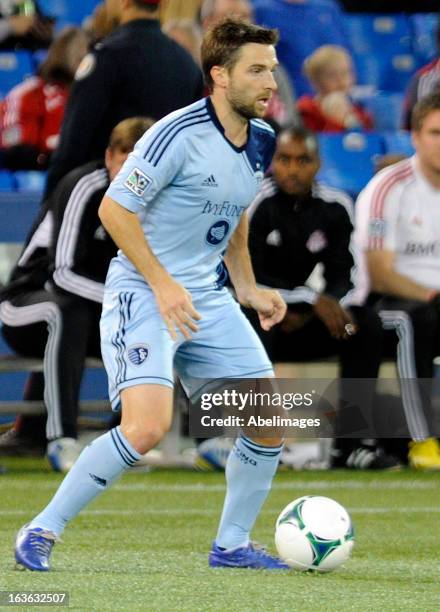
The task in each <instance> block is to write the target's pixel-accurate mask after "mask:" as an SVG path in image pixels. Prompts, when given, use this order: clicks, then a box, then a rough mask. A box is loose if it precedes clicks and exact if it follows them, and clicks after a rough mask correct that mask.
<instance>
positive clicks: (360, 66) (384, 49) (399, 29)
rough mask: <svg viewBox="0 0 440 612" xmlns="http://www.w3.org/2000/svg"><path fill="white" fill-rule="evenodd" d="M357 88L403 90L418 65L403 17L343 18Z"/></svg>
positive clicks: (410, 33) (407, 23)
mask: <svg viewBox="0 0 440 612" xmlns="http://www.w3.org/2000/svg"><path fill="white" fill-rule="evenodd" d="M344 24H345V27H346V31H347V34H348V37H349V40H350V46H351V48H352V49H353V54H354V62H355V66H356V71H357V75H358V83H359V84H360V85H374V86H375V87H376V88H377V89H382V90H384V91H404V90H405V89H406V86H407V84H408V80H409V78H410V77H411V75H412V74H413V73H414V72H415V70H416V69H417V67H418V65H419V63H418V60H417V59H416V57H415V55H414V53H413V47H412V38H411V36H412V29H411V27H410V22H409V20H408V18H407V17H406V16H405V15H346V17H345V22H344Z"/></svg>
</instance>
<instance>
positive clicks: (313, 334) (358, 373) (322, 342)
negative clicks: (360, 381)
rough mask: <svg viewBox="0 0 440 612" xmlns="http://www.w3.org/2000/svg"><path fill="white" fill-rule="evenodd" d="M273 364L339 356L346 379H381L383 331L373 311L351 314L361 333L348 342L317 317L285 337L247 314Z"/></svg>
mask: <svg viewBox="0 0 440 612" xmlns="http://www.w3.org/2000/svg"><path fill="white" fill-rule="evenodd" d="M245 312H246V315H247V316H248V318H249V320H250V321H251V323H252V324H253V326H254V328H255V330H256V332H257V333H258V335H259V337H260V339H261V341H262V342H263V344H264V347H265V349H266V351H267V353H268V355H269V358H270V359H271V361H274V362H289V361H314V360H317V359H323V358H325V357H331V356H334V355H338V356H339V360H340V368H341V372H340V374H341V377H342V378H377V375H378V372H379V366H380V361H381V357H382V335H383V334H382V327H381V322H380V319H379V317H378V316H377V315H376V314H375V313H374V312H373V310H371V309H369V308H360V307H357V306H356V307H353V308H351V310H350V312H351V314H352V317H353V319H354V321H355V323H356V324H357V326H358V332H357V333H356V334H355V335H353V336H350V337H349V338H347V339H346V340H336V339H335V338H333V337H332V336H331V335H330V333H329V331H328V329H327V327H326V326H325V325H324V323H322V321H321V320H320V319H318V318H317V317H315V316H313V317H312V318H311V319H310V320H309V321H308V322H307V323H306V324H305V325H304V327H302V328H301V329H299V330H297V331H294V332H292V333H285V332H284V331H283V330H282V328H281V327H280V326H279V325H276V326H275V327H273V328H272V329H271V330H270V331H269V332H265V331H263V330H262V329H261V326H260V324H259V322H258V317H257V315H256V313H255V311H251V310H247V311H245Z"/></svg>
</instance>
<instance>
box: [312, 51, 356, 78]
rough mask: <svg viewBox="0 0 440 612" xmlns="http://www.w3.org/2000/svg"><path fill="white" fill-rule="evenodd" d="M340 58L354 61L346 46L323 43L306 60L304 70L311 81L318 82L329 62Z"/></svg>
mask: <svg viewBox="0 0 440 612" xmlns="http://www.w3.org/2000/svg"><path fill="white" fill-rule="evenodd" d="M340 59H347V60H348V61H349V63H350V64H351V63H352V61H351V56H350V54H349V53H348V51H347V50H346V49H344V47H340V46H339V45H322V47H319V48H318V49H316V51H314V52H313V53H312V54H311V55H309V57H307V58H306V59H305V60H304V63H303V72H304V74H305V75H306V77H307V78H308V79H309V80H310V81H312V82H314V83H316V81H318V80H319V77H320V76H321V74H322V72H323V71H324V70H325V69H326V68H327V67H328V66H329V64H331V63H332V62H334V61H335V60H340Z"/></svg>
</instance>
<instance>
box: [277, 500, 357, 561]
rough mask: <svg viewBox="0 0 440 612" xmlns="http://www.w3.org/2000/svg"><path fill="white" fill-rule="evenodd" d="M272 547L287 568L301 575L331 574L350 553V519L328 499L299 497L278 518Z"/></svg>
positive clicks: (340, 507)
mask: <svg viewBox="0 0 440 612" xmlns="http://www.w3.org/2000/svg"><path fill="white" fill-rule="evenodd" d="M275 544H276V547H277V550H278V554H279V556H280V557H281V559H282V560H283V561H284V563H287V565H289V566H290V567H292V568H294V569H296V570H300V571H303V572H304V571H308V570H315V571H317V572H331V571H332V570H334V569H336V568H337V567H338V566H339V565H341V563H344V562H345V561H347V559H348V558H349V556H350V553H351V551H352V548H353V544H354V531H353V525H352V522H351V519H350V515H349V514H348V512H347V511H346V510H345V508H343V507H342V506H341V505H340V504H338V502H335V501H334V500H333V499H330V498H329V497H320V496H318V495H305V496H304V497H299V498H298V499H295V500H294V501H293V502H291V503H290V504H288V505H287V506H286V507H285V508H284V510H283V511H282V512H281V514H280V516H279V517H278V520H277V523H276V528H275Z"/></svg>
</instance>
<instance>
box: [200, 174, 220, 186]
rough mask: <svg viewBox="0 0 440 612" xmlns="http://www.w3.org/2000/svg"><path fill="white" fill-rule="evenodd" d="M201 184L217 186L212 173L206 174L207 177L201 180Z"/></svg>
mask: <svg viewBox="0 0 440 612" xmlns="http://www.w3.org/2000/svg"><path fill="white" fill-rule="evenodd" d="M202 185H203V187H218V185H217V181H216V180H215V176H214V175H213V174H211V176H208V178H206V179H205V180H204V181H203V183H202Z"/></svg>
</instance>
